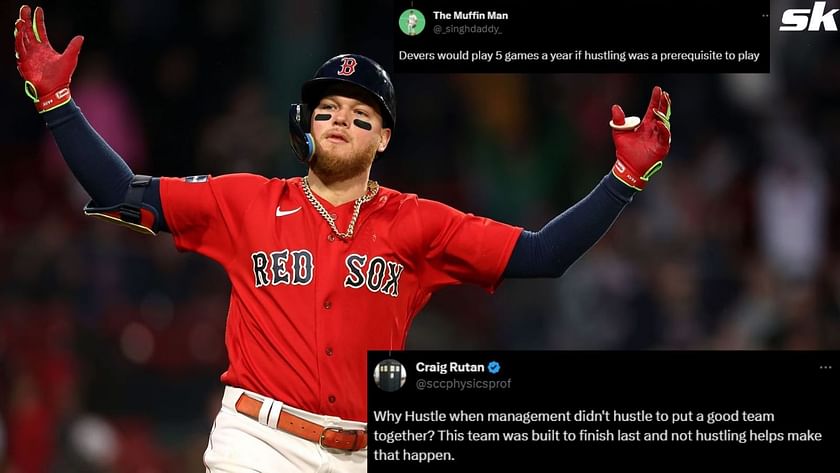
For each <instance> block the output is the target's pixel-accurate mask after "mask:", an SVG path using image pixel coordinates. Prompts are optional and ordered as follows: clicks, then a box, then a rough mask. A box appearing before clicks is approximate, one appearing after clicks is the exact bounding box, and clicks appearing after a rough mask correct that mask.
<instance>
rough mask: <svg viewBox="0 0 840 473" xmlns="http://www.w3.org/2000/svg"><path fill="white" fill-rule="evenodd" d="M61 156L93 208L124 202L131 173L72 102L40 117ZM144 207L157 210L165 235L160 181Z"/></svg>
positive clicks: (145, 195)
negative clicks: (86, 194) (51, 135)
mask: <svg viewBox="0 0 840 473" xmlns="http://www.w3.org/2000/svg"><path fill="white" fill-rule="evenodd" d="M43 117H44V121H46V123H47V127H48V128H49V129H50V131H51V132H52V134H53V137H54V138H55V142H56V144H58V149H59V150H60V151H61V155H62V156H63V157H64V160H65V161H66V162H67V165H68V166H69V167H70V170H71V171H72V172H73V175H74V176H75V177H76V179H77V180H78V181H79V183H80V184H81V185H82V187H83V188H84V189H85V191H87V193H88V194H89V195H90V197H91V199H93V202H94V204H95V206H97V207H110V206H113V205H118V204H120V203H122V202H124V201H125V196H126V191H127V190H128V186H129V184H131V180H132V179H133V178H134V173H133V172H132V171H131V168H129V167H128V164H126V163H125V161H123V159H122V158H121V157H120V155H119V154H117V153H116V151H114V150H113V149H111V147H110V146H109V145H108V143H106V142H105V140H103V139H102V137H101V136H99V133H97V132H96V130H94V129H93V127H92V126H91V125H90V123H88V121H87V119H86V118H85V116H84V115H83V114H82V111H81V110H79V107H78V106H76V103H75V102H74V101H70V103H68V104H67V105H65V106H63V107H59V108H57V109H55V110H51V111H49V112H46V113H44V114H43ZM143 203H145V204H147V205H149V206H151V207H154V208H155V209H156V210H157V214H158V216H159V219H160V221H159V222H157V226H158V229H159V230H164V231H168V228H167V226H166V222H165V221H164V219H163V206H162V205H161V200H160V179H157V178H156V179H153V180H152V183H151V185H150V186H149V187H147V188H146V190H145V191H144V193H143Z"/></svg>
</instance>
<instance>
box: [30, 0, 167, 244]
mask: <svg viewBox="0 0 840 473" xmlns="http://www.w3.org/2000/svg"><path fill="white" fill-rule="evenodd" d="M14 37H15V59H16V60H17V68H18V72H19V73H20V75H21V77H23V80H24V89H25V93H26V95H27V96H29V98H31V99H32V100H33V102H34V103H35V109H36V110H37V111H38V112H39V113H41V114H42V116H43V118H44V121H45V122H46V124H47V126H48V127H49V129H50V131H52V133H53V137H54V138H55V141H56V143H57V144H58V147H59V149H60V150H61V154H62V156H63V157H64V160H65V161H66V162H67V164H68V166H69V167H70V170H71V171H73V174H74V175H75V176H76V179H77V180H78V181H79V183H80V184H81V185H82V187H84V189H85V190H86V191H87V193H88V194H89V195H90V196H91V198H92V199H93V200H92V201H91V203H90V204H89V205H88V206H87V207H86V208H85V212H86V213H88V214H89V215H95V216H100V217H105V218H108V219H110V220H114V221H116V222H119V223H122V224H125V225H127V226H128V227H130V228H132V229H134V230H138V231H141V232H144V233H156V232H157V231H158V230H166V223H165V222H164V219H163V212H162V211H161V204H160V190H159V182H158V180H157V179H152V178H150V177H148V176H135V175H134V173H133V172H132V171H131V169H130V168H129V167H128V165H127V164H126V163H125V161H123V159H122V158H121V157H120V156H119V155H118V154H117V153H116V152H115V151H114V150H113V149H111V147H110V146H108V144H107V143H106V142H105V141H104V140H103V139H102V138H101V137H100V136H99V134H98V133H96V131H95V130H94V129H93V128H92V127H91V126H90V124H89V123H88V121H87V120H86V119H85V117H84V116H83V115H82V113H81V111H80V110H79V108H78V107H77V106H76V104H75V103H74V102H73V100H72V97H71V94H70V83H71V81H72V77H73V72H74V71H75V70H76V64H77V63H78V60H79V52H80V50H81V47H82V42H83V41H84V38H83V37H82V36H76V37H75V38H73V39H72V40H71V41H70V44H69V45H68V46H67V48H66V49H65V50H64V52H63V53H61V54H59V53H58V52H56V51H55V49H53V47H52V45H51V44H50V41H49V38H48V36H47V28H46V25H45V22H44V10H43V9H42V8H41V7H38V8H36V9H35V10H34V11H33V10H32V9H31V8H30V7H29V6H28V5H24V6H22V7H20V12H19V17H18V19H17V21H16V22H15V30H14Z"/></svg>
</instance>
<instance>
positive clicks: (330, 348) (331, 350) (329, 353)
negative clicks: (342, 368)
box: [324, 347, 333, 356]
mask: <svg viewBox="0 0 840 473" xmlns="http://www.w3.org/2000/svg"><path fill="white" fill-rule="evenodd" d="M324 353H326V354H327V356H333V349H332V347H327V349H326V350H324Z"/></svg>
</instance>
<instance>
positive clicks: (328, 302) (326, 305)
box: [324, 299, 332, 310]
mask: <svg viewBox="0 0 840 473" xmlns="http://www.w3.org/2000/svg"><path fill="white" fill-rule="evenodd" d="M331 307H332V301H330V300H329V299H327V300H325V301H324V309H327V310H330V308H331Z"/></svg>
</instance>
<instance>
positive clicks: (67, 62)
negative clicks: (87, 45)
mask: <svg viewBox="0 0 840 473" xmlns="http://www.w3.org/2000/svg"><path fill="white" fill-rule="evenodd" d="M31 13H32V10H31V9H30V8H29V6H28V5H24V6H22V7H20V14H19V16H18V20H17V21H16V22H15V58H16V59H17V68H18V72H20V76H21V77H23V80H24V81H26V82H25V83H24V90H25V92H26V95H27V96H29V98H31V99H32V100H33V101H34V102H35V108H36V109H37V110H38V112H40V113H44V112H46V111H48V110H52V109H54V108H57V107H60V106H62V105H64V104H66V103H68V102H69V101H70V80H71V77H72V76H73V71H74V70H76V64H77V63H78V61H79V50H80V49H81V48H82V42H83V41H84V38H83V37H82V36H76V37H75V38H73V40H72V41H70V44H69V45H67V49H65V50H64V53H63V54H58V53H57V52H56V51H55V50H54V49H53V47H52V46H51V45H50V41H49V39H48V38H47V29H46V27H45V26H44V10H43V9H42V8H41V7H38V8H36V9H35V22H34V23H33V22H32V16H31Z"/></svg>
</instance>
